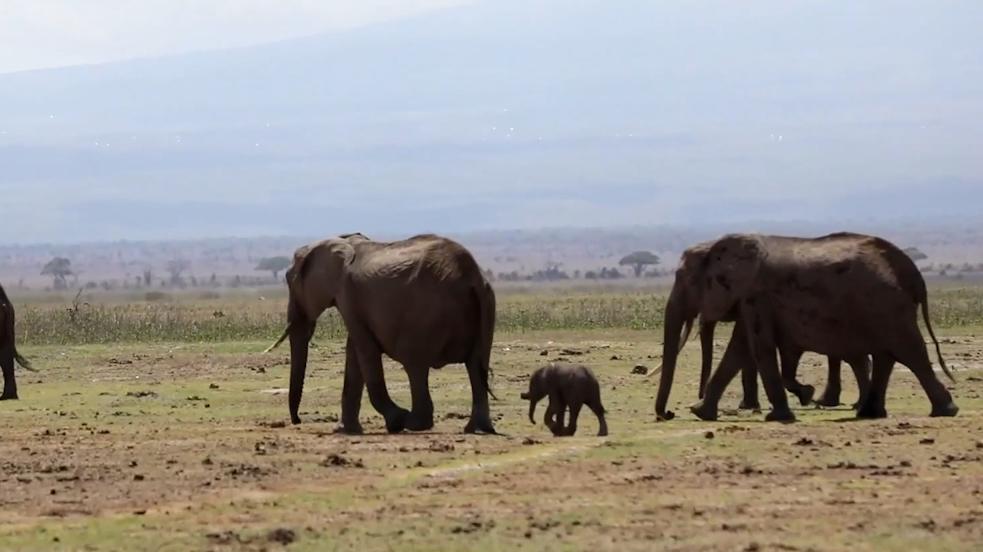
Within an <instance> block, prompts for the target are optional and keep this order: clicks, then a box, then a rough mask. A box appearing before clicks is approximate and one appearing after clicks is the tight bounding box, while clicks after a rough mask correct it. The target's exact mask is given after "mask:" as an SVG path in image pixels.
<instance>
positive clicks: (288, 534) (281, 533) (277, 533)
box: [266, 528, 297, 546]
mask: <svg viewBox="0 0 983 552" xmlns="http://www.w3.org/2000/svg"><path fill="white" fill-rule="evenodd" d="M266 540H268V541H270V542H275V543H279V544H282V545H284V546H286V545H288V544H290V543H292V542H294V541H296V540H297V533H295V532H294V530H293V529H283V528H280V529H274V530H272V531H270V533H269V534H268V535H267V536H266Z"/></svg>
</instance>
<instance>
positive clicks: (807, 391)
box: [792, 385, 816, 406]
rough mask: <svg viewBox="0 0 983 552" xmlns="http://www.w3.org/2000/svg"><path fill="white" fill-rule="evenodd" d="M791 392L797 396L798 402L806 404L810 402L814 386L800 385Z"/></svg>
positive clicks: (813, 393)
mask: <svg viewBox="0 0 983 552" xmlns="http://www.w3.org/2000/svg"><path fill="white" fill-rule="evenodd" d="M792 394H793V395H795V396H796V397H798V399H799V404H800V405H802V406H806V405H807V404H809V403H811V402H812V397H813V396H814V395H815V394H816V388H815V387H813V386H811V385H800V386H799V388H798V389H797V390H795V391H792Z"/></svg>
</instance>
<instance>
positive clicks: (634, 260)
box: [618, 251, 659, 278]
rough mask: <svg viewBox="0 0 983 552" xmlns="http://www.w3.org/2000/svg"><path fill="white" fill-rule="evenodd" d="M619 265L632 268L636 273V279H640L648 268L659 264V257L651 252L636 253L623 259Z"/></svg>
mask: <svg viewBox="0 0 983 552" xmlns="http://www.w3.org/2000/svg"><path fill="white" fill-rule="evenodd" d="M618 264H619V265H621V266H626V265H627V266H631V267H632V269H633V270H634V271H635V277H636V278H638V277H639V276H641V275H642V272H644V271H645V267H646V266H650V265H657V264H659V256H658V255H656V254H655V253H652V252H651V251H635V252H634V253H630V254H628V255H625V256H624V257H622V258H621V260H620V261H618Z"/></svg>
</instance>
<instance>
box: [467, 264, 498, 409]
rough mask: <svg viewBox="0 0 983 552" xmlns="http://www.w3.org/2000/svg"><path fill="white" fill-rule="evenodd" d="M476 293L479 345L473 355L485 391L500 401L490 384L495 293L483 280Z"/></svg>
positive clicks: (475, 290)
mask: <svg viewBox="0 0 983 552" xmlns="http://www.w3.org/2000/svg"><path fill="white" fill-rule="evenodd" d="M474 292H475V296H476V299H477V300H478V343H477V346H476V348H475V351H474V353H473V355H474V356H475V360H476V361H477V364H478V371H479V375H480V376H481V381H482V382H484V384H485V390H487V391H488V395H490V396H491V398H493V399H495V400H498V397H496V396H495V393H493V392H492V390H491V385H490V384H489V379H490V378H491V374H492V369H491V350H492V341H493V339H494V337H495V291H494V290H492V287H491V284H489V283H488V282H487V281H484V279H482V282H481V283H480V284H479V285H478V286H477V287H476V288H475V289H474Z"/></svg>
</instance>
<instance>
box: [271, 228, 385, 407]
mask: <svg viewBox="0 0 983 552" xmlns="http://www.w3.org/2000/svg"><path fill="white" fill-rule="evenodd" d="M367 239H368V238H366V237H365V236H363V235H361V234H347V235H344V236H341V237H338V238H332V239H329V240H324V241H322V242H319V243H317V244H314V245H312V246H304V247H301V248H300V249H298V250H297V251H296V252H295V253H294V262H293V265H292V266H291V267H290V268H289V269H288V270H287V273H286V281H287V287H288V289H289V292H290V298H289V302H288V304H287V328H286V329H285V330H284V332H283V335H281V336H280V339H279V340H277V342H276V343H274V344H273V346H271V347H270V348H269V349H267V351H271V350H273V349H274V348H276V347H277V346H278V345H280V344H281V343H283V341H284V340H285V339H287V337H289V338H290V392H289V398H288V404H289V407H290V420H291V422H293V423H294V424H299V423H300V417H299V416H298V415H297V411H298V409H299V408H300V398H301V395H302V394H303V391H304V377H305V374H306V372H307V354H308V347H309V344H310V340H311V337H312V336H313V335H314V328H315V325H316V323H317V319H318V317H319V316H321V313H323V312H324V311H325V310H327V309H329V308H331V307H334V306H335V305H336V304H337V303H338V300H339V298H340V297H342V296H343V295H344V292H345V286H346V282H347V280H348V278H349V268H350V267H351V265H352V262H353V261H354V260H355V247H354V245H355V244H356V243H358V242H360V241H365V240H367Z"/></svg>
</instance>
